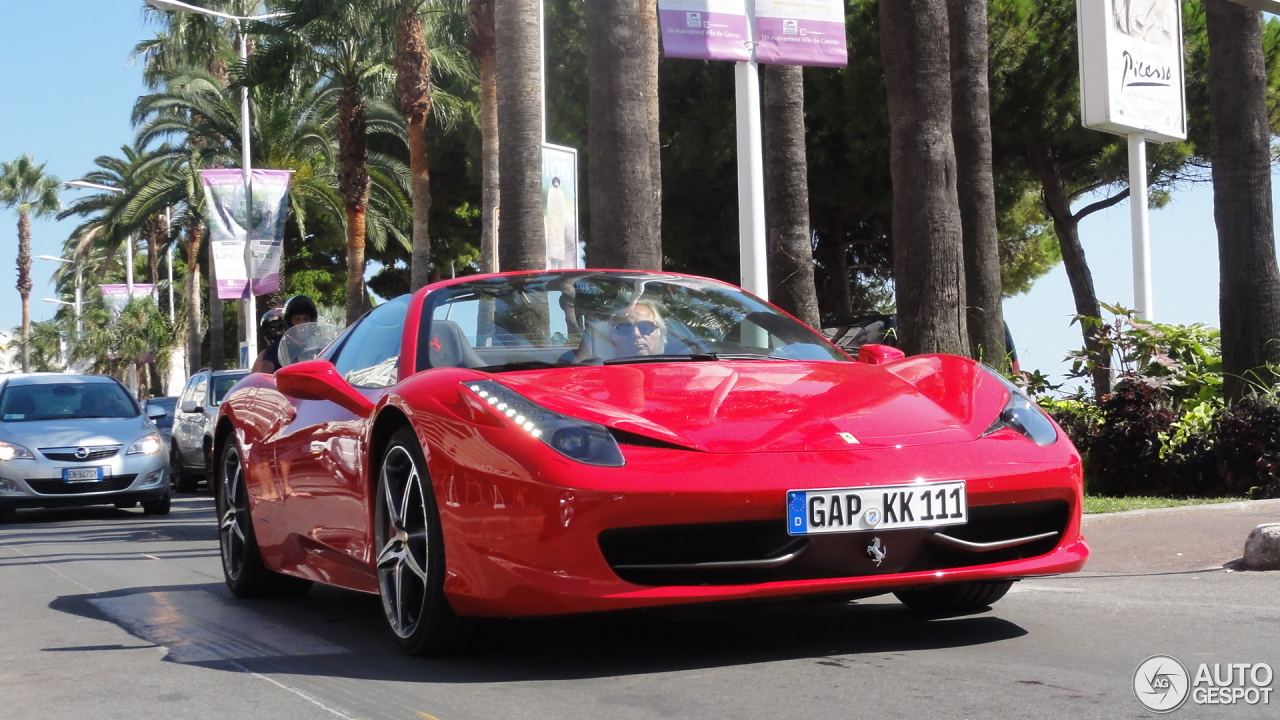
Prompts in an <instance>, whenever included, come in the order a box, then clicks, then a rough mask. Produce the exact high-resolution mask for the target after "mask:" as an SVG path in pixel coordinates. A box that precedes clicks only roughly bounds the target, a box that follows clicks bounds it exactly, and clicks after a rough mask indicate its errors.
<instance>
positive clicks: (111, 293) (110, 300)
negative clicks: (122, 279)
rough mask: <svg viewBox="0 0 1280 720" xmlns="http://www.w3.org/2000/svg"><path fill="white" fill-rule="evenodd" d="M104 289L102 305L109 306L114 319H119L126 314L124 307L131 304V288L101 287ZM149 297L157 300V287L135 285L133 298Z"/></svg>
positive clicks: (148, 284) (126, 286)
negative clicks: (122, 314)
mask: <svg viewBox="0 0 1280 720" xmlns="http://www.w3.org/2000/svg"><path fill="white" fill-rule="evenodd" d="M98 287H99V288H101V289H102V304H103V305H106V306H107V312H109V313H111V318H112V319H118V318H119V317H120V313H122V312H124V306H125V305H128V304H129V286H128V285H99V286H98ZM145 297H149V298H151V299H152V300H154V299H155V297H156V293H155V286H154V285H151V284H150V283H145V284H144V283H134V285H133V298H134V299H135V300H140V299H142V298H145Z"/></svg>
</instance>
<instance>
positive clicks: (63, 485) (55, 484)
mask: <svg viewBox="0 0 1280 720" xmlns="http://www.w3.org/2000/svg"><path fill="white" fill-rule="evenodd" d="M136 477H138V475H137V474H136V473H135V474H133V475H112V476H111V477H108V478H104V479H103V480H100V481H96V482H64V481H63V480H62V479H61V478H55V479H52V480H47V479H46V480H28V481H27V485H29V486H31V489H32V490H35V491H36V492H38V493H40V494H41V495H86V494H89V493H104V492H116V491H118V490H124V489H126V488H128V487H129V486H130V485H132V484H133V480H134V478H136Z"/></svg>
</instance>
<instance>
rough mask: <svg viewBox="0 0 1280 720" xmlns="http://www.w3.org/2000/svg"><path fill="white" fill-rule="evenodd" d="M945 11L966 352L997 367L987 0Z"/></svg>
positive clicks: (999, 311)
mask: <svg viewBox="0 0 1280 720" xmlns="http://www.w3.org/2000/svg"><path fill="white" fill-rule="evenodd" d="M947 14H948V16H949V19H950V26H951V93H952V95H951V114H952V117H951V134H952V138H953V140H954V142H955V147H956V170H957V173H958V174H957V182H956V191H957V194H958V196H959V199H960V220H961V226H962V228H963V231H964V269H965V283H964V286H965V295H966V303H967V306H968V307H967V310H968V312H967V321H968V325H969V351H970V352H971V353H972V354H973V357H974V358H975V359H977V360H981V361H982V362H984V363H986V364H988V365H990V366H991V367H994V368H997V369H1002V368H1005V367H1006V366H1007V365H1008V362H1007V358H1008V352H1009V350H1008V348H1006V347H1005V346H1004V309H1003V307H1002V304H1001V298H1002V294H1001V285H1000V246H999V236H998V234H997V231H996V190H995V177H994V174H993V171H992V147H991V91H990V88H989V87H988V81H987V65H988V60H987V52H988V49H987V0H947Z"/></svg>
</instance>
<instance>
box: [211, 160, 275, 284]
mask: <svg viewBox="0 0 1280 720" xmlns="http://www.w3.org/2000/svg"><path fill="white" fill-rule="evenodd" d="M252 174H253V180H252V183H253V202H252V203H251V205H252V207H251V208H250V207H249V205H250V203H247V202H246V201H245V200H246V198H245V191H244V173H243V172H242V171H240V170H201V171H200V177H201V179H202V181H203V184H204V191H205V206H206V208H207V214H208V216H209V242H210V243H211V247H212V248H213V261H214V277H216V278H217V282H218V297H219V298H221V299H223V300H231V299H240V298H246V297H248V291H247V283H246V282H245V279H246V275H247V273H246V272H245V264H246V263H245V252H244V247H245V240H246V236H248V239H249V245H250V248H251V249H252V253H253V294H254V295H266V294H267V293H273V292H276V291H278V290H279V289H280V255H281V250H282V249H283V247H284V223H285V218H286V216H287V214H288V210H289V204H288V198H289V176H290V172H289V171H287V170H254V171H253V173H252ZM250 210H251V211H252V213H253V222H252V223H250V222H249V221H248V220H249V212H250Z"/></svg>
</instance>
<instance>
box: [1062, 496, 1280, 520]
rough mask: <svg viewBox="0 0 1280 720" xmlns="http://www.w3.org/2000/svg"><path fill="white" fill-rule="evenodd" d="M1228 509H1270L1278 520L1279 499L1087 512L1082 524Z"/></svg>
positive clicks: (1279, 510) (1279, 514) (1279, 512)
mask: <svg viewBox="0 0 1280 720" xmlns="http://www.w3.org/2000/svg"><path fill="white" fill-rule="evenodd" d="M1228 510H1263V511H1267V510H1271V511H1274V512H1275V513H1276V518H1277V520H1278V521H1280V499H1276V500H1242V501H1237V502H1229V503H1210V504H1208V505H1179V506H1177V507H1167V508H1147V509H1144V510H1124V511H1122V512H1113V513H1088V514H1086V515H1085V516H1084V524H1085V525H1089V524H1092V523H1097V522H1104V521H1107V520H1122V519H1124V518H1133V517H1146V516H1148V515H1173V514H1177V513H1185V512H1206V511H1207V512H1220V511H1228Z"/></svg>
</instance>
